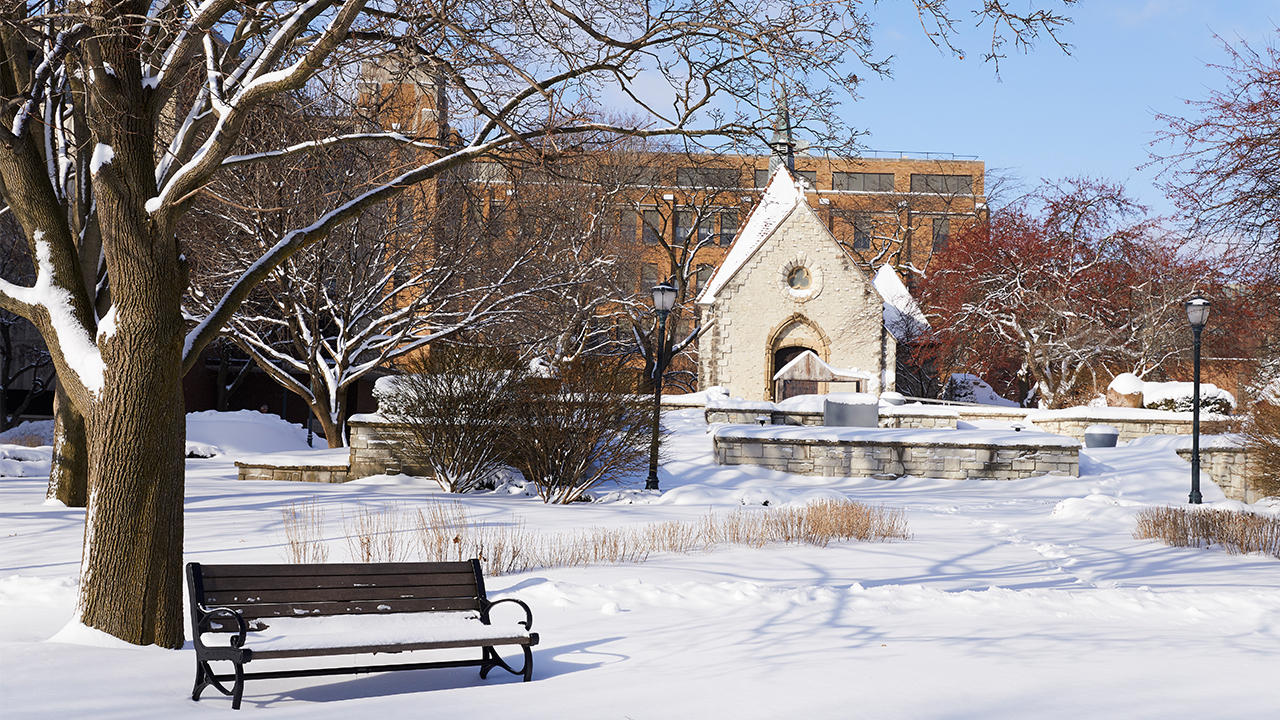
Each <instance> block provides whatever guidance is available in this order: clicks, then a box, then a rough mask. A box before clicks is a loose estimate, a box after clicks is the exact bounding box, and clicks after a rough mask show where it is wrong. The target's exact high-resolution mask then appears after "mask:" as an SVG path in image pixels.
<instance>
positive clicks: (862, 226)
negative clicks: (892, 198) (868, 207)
mask: <svg viewBox="0 0 1280 720" xmlns="http://www.w3.org/2000/svg"><path fill="white" fill-rule="evenodd" d="M871 230H872V228H871V219H870V218H868V217H867V216H866V215H854V216H853V249H854V250H870V249H871Z"/></svg>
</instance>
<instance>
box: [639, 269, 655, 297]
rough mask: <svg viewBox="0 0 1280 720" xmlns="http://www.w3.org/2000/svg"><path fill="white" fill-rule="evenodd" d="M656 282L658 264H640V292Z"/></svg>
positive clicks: (645, 290) (647, 289) (649, 288)
mask: <svg viewBox="0 0 1280 720" xmlns="http://www.w3.org/2000/svg"><path fill="white" fill-rule="evenodd" d="M657 284H658V266H657V265H654V264H653V263H644V264H643V265H641V266H640V292H648V291H649V290H652V289H653V286H654V285H657Z"/></svg>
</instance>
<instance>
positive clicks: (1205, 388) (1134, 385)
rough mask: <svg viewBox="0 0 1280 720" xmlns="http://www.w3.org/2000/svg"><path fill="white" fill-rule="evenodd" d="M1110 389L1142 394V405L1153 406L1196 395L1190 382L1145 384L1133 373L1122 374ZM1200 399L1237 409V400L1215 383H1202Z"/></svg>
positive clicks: (1122, 393) (1129, 393)
mask: <svg viewBox="0 0 1280 720" xmlns="http://www.w3.org/2000/svg"><path fill="white" fill-rule="evenodd" d="M1108 389H1111V390H1114V391H1116V392H1118V393H1120V394H1121V395H1136V394H1138V393H1142V404H1143V405H1152V404H1155V403H1158V402H1161V401H1164V400H1175V401H1176V400H1182V399H1184V398H1190V397H1192V396H1193V395H1194V394H1195V385H1194V384H1192V383H1189V382H1176V381H1174V382H1145V381H1143V380H1142V379H1140V378H1139V377H1138V376H1137V375H1134V374H1133V373H1120V374H1119V375H1117V376H1116V378H1115V379H1114V380H1112V381H1111V384H1110V385H1109V386H1108ZM1200 397H1201V398H1202V399H1204V400H1214V399H1219V398H1221V399H1222V400H1226V401H1227V402H1228V403H1230V404H1231V406H1232V407H1235V404H1236V398H1235V396H1234V395H1232V394H1231V393H1229V392H1227V391H1226V390H1222V389H1221V388H1219V387H1218V386H1217V385H1214V384H1213V383H1200Z"/></svg>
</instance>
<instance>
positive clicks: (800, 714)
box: [0, 410, 1280, 720]
mask: <svg viewBox="0 0 1280 720" xmlns="http://www.w3.org/2000/svg"><path fill="white" fill-rule="evenodd" d="M701 414H702V413H701V410H680V411H674V412H670V413H668V414H667V416H666V422H667V425H668V426H669V427H670V428H671V430H672V431H673V433H674V434H673V436H672V439H671V443H670V452H669V458H668V459H667V460H666V461H665V463H664V465H663V468H662V473H661V481H662V487H663V490H664V493H663V494H662V495H661V496H657V495H646V494H644V493H642V492H636V491H628V492H616V493H613V494H612V495H610V496H609V497H610V499H611V501H610V502H601V503H591V504H582V503H580V504H575V505H573V506H570V507H548V506H544V505H542V504H541V503H540V502H539V501H538V500H537V499H536V498H532V497H528V496H526V495H524V494H519V493H515V494H513V493H511V492H509V491H507V492H503V493H495V494H484V495H472V496H465V497H462V498H460V501H461V502H463V503H465V504H466V506H467V508H468V509H469V510H470V511H471V512H472V513H473V514H474V515H475V516H477V517H481V518H485V519H490V520H493V521H495V522H502V521H510V520H511V519H512V518H519V519H521V520H523V521H524V522H525V523H527V525H528V527H529V528H530V529H533V530H543V531H548V532H557V531H569V530H575V529H579V528H583V527H589V526H621V525H629V524H636V523H648V522H654V521H661V520H692V519H695V518H698V517H701V516H703V515H705V514H706V513H707V512H708V511H709V510H714V511H722V510H728V509H731V508H734V507H742V506H743V505H744V504H745V505H747V506H748V507H746V508H745V510H746V511H749V512H769V511H770V510H769V508H765V507H761V504H762V503H763V502H764V501H766V500H768V501H769V505H770V507H776V506H777V505H779V504H783V503H786V502H803V501H805V500H807V499H810V498H813V497H829V496H840V497H848V498H852V499H855V500H859V501H862V502H866V503H871V504H876V505H880V504H883V505H885V506H887V507H891V508H902V509H903V510H904V511H905V513H906V517H907V520H908V522H909V524H910V530H911V532H912V533H913V535H914V537H913V538H912V539H910V540H902V541H895V542H891V543H875V544H862V543H835V544H832V545H831V546H829V547H827V548H813V547H793V546H786V547H770V548H764V549H749V548H729V549H720V550H717V551H715V552H712V553H707V554H695V555H660V556H651V557H650V558H649V560H648V562H646V563H644V564H641V565H616V566H597V567H587V568H574V569H554V570H539V571H535V572H529V573H524V574H519V575H512V576H503V577H495V578H491V579H489V580H488V587H489V592H490V595H491V596H503V595H514V596H518V597H520V598H522V599H524V600H525V601H527V602H528V603H529V604H530V605H531V606H532V607H533V610H534V614H535V625H534V629H535V630H536V631H538V632H539V633H541V636H542V644H541V645H539V646H538V647H537V648H535V680H534V682H532V683H529V684H522V683H520V682H519V681H518V679H517V678H515V677H512V676H507V675H505V673H500V672H498V673H495V674H494V675H491V676H490V678H489V680H480V679H479V677H478V676H477V673H476V672H475V671H474V670H473V669H458V670H444V671H440V670H437V671H425V672H422V671H413V672H397V673H386V674H380V675H367V676H363V675H362V676H337V677H330V678H301V679H294V680H263V681H257V682H251V683H249V684H248V685H247V687H246V696H245V708H244V710H242V711H241V712H244V713H249V714H254V715H257V714H259V713H266V714H267V715H269V716H270V717H279V718H288V717H298V718H303V717H306V718H316V717H357V718H362V717H388V718H390V717H398V716H402V715H403V716H407V717H422V716H429V717H435V718H469V717H501V718H554V719H555V720H565V719H569V718H572V719H577V718H582V719H594V718H619V719H621V718H634V719H636V720H639V719H641V718H665V719H670V718H708V719H712V718H732V719H734V720H737V719H739V718H743V719H745V718H771V719H773V718H853V717H858V718H970V717H972V718H983V719H984V720H985V719H989V718H1037V719H1047V718H1072V719H1073V720H1074V719H1077V718H1162V719H1167V718H1198V719H1199V718H1215V719H1217V718H1249V719H1251V720H1252V719H1257V718H1268V717H1280V691H1277V687H1276V684H1275V679H1276V677H1277V676H1280V561H1277V560H1276V559H1274V558H1270V557H1264V556H1260V555H1254V556H1231V555H1228V554H1226V553H1224V552H1220V551H1217V550H1200V549H1175V548H1167V547H1164V546H1162V545H1159V544H1157V543H1154V542H1150V541H1139V540H1134V539H1133V538H1132V537H1131V535H1130V529H1131V526H1132V518H1133V515H1134V513H1135V512H1136V511H1138V510H1139V509H1141V508H1143V507H1147V506H1150V505H1164V504H1182V503H1184V502H1186V496H1187V491H1188V485H1189V481H1188V465H1187V464H1186V462H1185V461H1182V460H1180V459H1179V458H1178V457H1177V456H1176V455H1175V454H1174V452H1173V450H1172V447H1173V446H1174V445H1175V444H1176V443H1174V442H1169V441H1154V440H1153V441H1147V442H1137V443H1133V444H1131V445H1129V446H1127V447H1119V448H1115V449H1103V450H1087V451H1084V458H1083V459H1082V462H1081V473H1082V477H1080V478H1059V477H1041V478H1032V479H1028V480H1020V481H1013V482H951V481H941V480H927V479H906V480H899V481H893V482H877V481H874V480H867V479H857V478H836V479H829V478H811V477H799V476H792V475H786V474H782V473H776V472H771V471H767V470H763V469H758V468H743V467H734V468H722V467H719V466H717V465H715V463H714V461H713V460H712V458H711V447H710V435H709V434H708V433H707V432H706V430H707V428H706V426H705V424H704V423H703V422H702V420H701ZM243 415H244V417H243V418H241V420H242V421H244V422H245V423H248V424H250V425H253V426H254V427H253V428H252V432H249V433H244V432H239V433H237V427H236V425H237V423H235V422H225V423H224V419H223V418H217V417H200V418H196V419H195V420H194V425H192V427H193V430H192V432H191V435H192V440H193V442H197V443H201V444H204V445H209V446H214V447H216V448H217V449H219V450H221V451H222V452H221V453H219V454H215V456H214V457H211V458H193V459H191V460H189V461H188V465H187V468H188V470H187V516H186V557H187V559H189V560H199V561H203V562H282V561H284V556H283V553H282V543H281V540H282V531H281V528H280V508H281V504H282V503H284V502H290V501H297V500H307V499H311V498H315V500H316V502H317V504H318V505H319V506H320V507H322V508H324V510H325V517H326V519H327V525H326V535H327V537H329V538H330V540H331V542H330V546H331V555H330V559H331V560H335V561H343V560H346V559H347V555H346V552H347V551H346V546H345V544H344V543H343V542H342V540H341V539H340V535H341V531H342V521H341V518H342V516H343V514H344V512H345V513H347V514H350V513H351V511H352V510H353V509H354V508H355V507H356V506H357V505H359V504H365V505H388V504H399V505H400V506H401V507H402V508H405V509H412V508H415V507H418V506H421V505H423V504H425V503H431V502H439V501H441V500H442V499H443V500H450V501H451V500H453V499H454V498H452V497H448V498H443V497H442V495H441V493H440V492H439V491H438V490H437V489H436V488H435V487H434V485H433V484H430V483H424V482H423V481H419V480H415V479H412V478H403V477H385V476H383V477H378V478H368V479H365V480H362V481H357V482H353V483H348V484H345V485H315V484H303V483H266V482H263V483H251V482H238V481H236V479H235V476H236V475H235V468H234V465H233V461H234V459H235V457H234V456H235V455H238V454H241V453H244V454H258V453H262V452H268V451H290V452H298V451H301V450H303V449H305V442H303V440H302V439H301V438H302V436H301V435H299V434H298V433H296V432H293V431H289V430H287V429H286V430H283V431H280V432H277V433H276V435H275V436H273V437H274V438H275V439H274V440H270V441H269V442H255V443H249V442H247V440H246V439H247V438H252V439H254V440H264V439H265V438H267V437H268V435H269V433H268V432H267V431H268V430H269V429H270V428H269V423H264V422H262V420H263V418H262V417H261V416H258V417H257V418H254V417H251V416H254V415H257V414H256V413H245V414H243ZM234 419H235V418H234V417H232V418H231V420H233V421H234ZM250 421H252V422H250ZM220 424H221V425H225V428H223V429H220V428H219V427H217V426H218V425H220ZM195 425H202V427H201V428H200V429H195ZM241 429H243V428H241ZM224 430H225V432H224ZM237 438H239V439H237ZM263 445H267V446H269V447H262V446H263ZM299 445H300V446H299ZM27 453H28V451H27V450H26V449H22V450H20V451H18V450H15V452H13V453H12V454H11V455H10V456H9V457H8V458H7V459H8V460H12V461H14V462H15V463H28V462H29V463H30V464H32V465H33V466H34V467H37V468H40V467H43V468H47V462H48V456H47V452H46V453H45V454H43V456H41V455H40V454H39V453H37V454H34V455H31V457H32V460H30V461H27V460H24V459H22V458H25V457H27V456H28V455H27ZM42 462H43V463H46V464H45V465H40V463H42ZM43 472H47V469H46V470H44V471H43ZM6 474H7V473H6ZM13 474H14V475H17V476H16V477H12V476H11V477H3V478H0V542H3V545H2V546H0V547H2V548H3V552H2V553H0V697H3V709H2V710H0V713H2V714H3V716H4V717H5V718H27V717H37V718H66V717H95V718H97V717H116V718H174V717H196V716H199V717H212V715H210V714H209V713H229V712H231V711H230V709H229V707H230V701H229V700H227V699H226V698H224V697H222V696H221V695H219V694H218V693H216V692H214V691H208V692H206V694H205V698H204V699H203V700H202V701H201V702H200V703H193V702H191V700H190V699H188V693H189V692H190V688H191V680H192V677H193V673H194V653H193V652H192V651H191V650H190V649H186V650H183V651H170V650H161V649H157V648H155V647H147V648H135V647H131V646H121V645H116V644H113V643H110V642H107V643H99V644H96V645H95V644H92V643H86V642H85V640H84V639H83V637H84V633H71V634H69V635H64V636H62V637H63V638H65V639H69V640H77V638H80V639H79V640H78V641H77V642H60V641H53V640H50V638H51V637H53V636H54V635H55V634H56V633H58V632H59V630H60V629H62V628H63V626H64V625H66V624H67V622H68V619H69V618H70V616H71V613H72V608H73V604H74V597H75V589H76V588H75V584H76V574H77V569H78V564H79V556H80V543H81V533H82V523H83V517H84V513H83V511H82V510H73V509H67V508H64V507H59V506H54V505H46V504H44V492H45V480H46V478H45V477H41V476H40V475H39V474H27V473H16V472H15V473H13ZM636 481H637V483H640V478H636ZM1205 498H1206V502H1211V503H1213V504H1215V505H1227V506H1237V505H1238V504H1236V503H1230V502H1228V501H1226V500H1224V498H1223V496H1222V494H1221V492H1220V491H1219V490H1218V489H1217V488H1216V487H1215V486H1213V485H1212V484H1211V483H1207V484H1206V487H1205ZM1255 509H1256V510H1260V511H1264V512H1273V513H1274V512H1280V507H1276V506H1270V507H1263V508H1257V507H1255ZM367 659H368V658H359V659H358V660H359V661H361V662H364V661H367ZM315 662H316V661H315V660H314V659H313V660H305V661H298V663H297V664H300V665H308V664H314V663H315ZM332 662H334V663H335V664H340V663H349V662H353V659H352V658H337V659H334V660H332ZM291 663H293V661H274V665H272V666H273V667H287V666H290V664H291ZM269 664H270V663H269V662H267V661H263V662H261V663H254V664H251V665H250V667H249V669H250V670H254V669H258V670H262V669H267V667H266V666H267V665H269ZM264 716H265V715H264Z"/></svg>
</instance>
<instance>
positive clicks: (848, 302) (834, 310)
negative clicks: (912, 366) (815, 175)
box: [698, 196, 896, 400]
mask: <svg viewBox="0 0 1280 720" xmlns="http://www.w3.org/2000/svg"><path fill="white" fill-rule="evenodd" d="M749 226H750V222H749V223H748V229H749ZM740 240H741V238H740ZM731 253H732V251H731ZM796 268H804V269H805V270H806V271H807V272H808V287H806V288H803V289H796V288H793V287H792V286H791V284H790V283H789V278H790V276H791V273H792V272H793V271H794V270H795V269H796ZM717 272H718V274H719V272H726V273H727V277H726V278H716V279H715V280H713V282H715V281H716V280H718V281H719V282H716V285H715V289H714V295H713V296H712V297H709V298H708V297H705V296H704V297H703V298H700V299H699V306H698V307H699V312H700V313H701V321H702V323H703V325H704V326H705V327H707V328H708V329H707V330H706V332H705V333H704V334H703V335H702V337H701V339H700V340H699V347H698V356H699V368H698V382H699V386H700V387H704V388H706V387H711V386H714V385H720V386H723V387H725V388H727V389H728V390H729V393H730V395H733V396H741V397H744V398H746V399H749V400H773V399H775V398H774V397H773V393H774V387H773V381H772V378H773V374H774V372H775V352H776V351H778V350H780V349H784V348H788V347H804V348H808V349H810V350H813V351H814V352H815V353H817V355H818V357H820V358H821V359H822V360H823V361H825V362H826V363H828V364H830V365H834V366H836V367H839V368H845V369H852V368H856V369H858V370H861V371H864V372H868V373H871V374H872V375H873V377H874V379H873V380H871V381H870V386H869V387H862V388H858V389H860V390H861V391H863V392H871V393H880V392H883V391H886V390H892V389H893V368H894V365H895V350H896V342H895V340H894V339H893V337H892V335H890V334H889V333H888V332H887V331H886V330H885V327H884V299H883V298H882V297H881V296H880V294H879V292H877V291H876V289H875V287H874V286H873V285H872V284H871V281H870V279H869V278H867V276H866V275H865V274H864V273H863V272H862V270H860V269H859V268H858V267H857V265H856V264H855V263H854V262H853V261H852V260H851V259H850V258H849V256H848V255H847V254H846V252H845V251H844V250H843V249H842V248H841V246H840V245H839V244H838V243H837V242H836V240H835V238H834V237H833V236H832V235H831V233H830V231H828V230H827V227H826V225H825V224H824V223H823V222H822V220H821V218H819V217H818V216H817V214H815V213H814V211H813V210H812V209H811V208H810V207H809V206H808V204H806V203H805V202H804V199H803V196H800V197H799V198H798V199H797V200H796V203H795V206H794V208H793V209H792V210H791V211H790V212H789V213H788V214H787V215H786V217H785V219H783V220H781V222H780V223H778V224H777V225H776V226H775V227H773V228H772V229H771V232H769V233H768V236H767V238H766V239H764V241H763V242H762V243H761V244H760V246H759V247H758V249H756V251H755V252H754V253H753V254H751V255H750V257H749V258H747V259H746V260H745V262H743V263H742V264H741V265H740V266H738V267H734V268H729V267H722V268H721V270H720V271H717ZM854 389H855V388H853V387H852V386H851V384H848V383H822V384H821V386H820V388H819V392H822V393H825V392H841V391H849V390H854Z"/></svg>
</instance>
